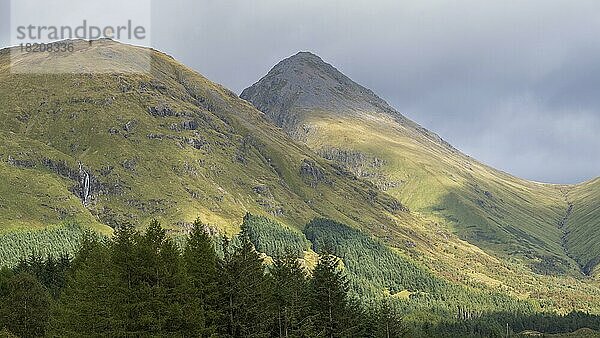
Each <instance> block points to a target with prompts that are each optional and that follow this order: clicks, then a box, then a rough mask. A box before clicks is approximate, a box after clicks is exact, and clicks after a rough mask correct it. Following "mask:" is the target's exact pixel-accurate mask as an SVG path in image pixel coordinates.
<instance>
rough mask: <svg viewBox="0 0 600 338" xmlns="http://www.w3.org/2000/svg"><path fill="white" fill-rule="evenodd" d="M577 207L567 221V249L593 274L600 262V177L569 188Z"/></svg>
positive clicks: (567, 190) (567, 193) (571, 200)
mask: <svg viewBox="0 0 600 338" xmlns="http://www.w3.org/2000/svg"><path fill="white" fill-rule="evenodd" d="M565 198H566V200H567V201H568V202H569V203H570V204H571V205H572V206H573V208H572V212H571V213H570V217H569V218H568V219H567V222H566V237H565V242H566V246H567V248H568V250H569V252H571V254H572V255H573V256H574V257H577V261H578V262H579V264H580V265H581V266H582V267H583V269H584V272H586V273H588V274H591V273H592V272H593V270H594V268H595V267H597V266H598V264H599V263H600V244H599V243H600V178H598V179H595V180H593V181H590V182H586V183H583V184H579V185H577V186H575V187H572V188H567V189H565Z"/></svg>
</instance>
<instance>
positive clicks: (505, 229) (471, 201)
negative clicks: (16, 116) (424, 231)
mask: <svg viewBox="0 0 600 338" xmlns="http://www.w3.org/2000/svg"><path fill="white" fill-rule="evenodd" d="M241 96H242V98H245V99H247V100H249V101H250V102H252V103H253V104H254V105H255V106H256V107H258V108H259V109H261V110H263V111H265V113H266V116H267V117H269V118H271V120H272V121H274V122H275V123H277V124H278V125H279V126H281V127H282V128H283V129H284V130H286V132H288V134H289V135H291V136H293V137H294V138H296V139H297V140H300V141H303V142H305V143H306V144H307V145H308V146H309V147H310V148H311V149H313V150H314V151H315V152H317V153H319V154H320V155H321V156H323V157H324V158H326V159H328V160H331V161H332V162H333V163H336V164H338V165H339V166H341V167H344V168H346V169H348V170H350V171H351V172H353V173H354V174H355V175H356V176H358V177H361V178H364V179H367V180H370V181H371V182H372V183H373V184H374V185H375V186H377V187H378V188H379V189H380V190H382V191H385V192H386V193H388V194H390V195H392V196H394V197H396V198H398V199H399V200H400V201H401V202H402V203H403V204H404V205H406V206H408V207H409V208H410V209H411V210H412V211H415V212H418V213H420V214H421V215H422V216H424V217H426V218H428V219H431V220H433V221H434V222H437V223H439V224H441V225H442V227H443V228H446V229H450V230H451V231H453V232H454V233H456V234H457V235H459V236H460V237H461V238H462V239H464V240H467V241H469V242H470V243H474V244H476V245H478V246H479V247H481V248H483V249H484V250H486V251H487V252H489V253H492V254H493V255H500V256H502V257H504V258H506V259H509V260H519V261H521V262H524V263H526V264H528V265H529V266H530V268H531V269H532V270H533V271H534V272H537V273H542V274H565V273H571V274H575V275H577V274H579V273H580V272H579V270H580V268H581V267H580V266H579V265H578V264H577V262H576V260H577V261H581V259H580V258H582V257H580V255H581V254H580V252H581V251H580V250H575V249H573V250H570V251H569V250H567V248H566V247H565V244H564V243H563V240H562V238H563V237H564V234H565V231H566V230H565V229H563V228H562V227H561V221H562V220H563V218H564V217H565V215H566V213H567V211H568V209H569V204H568V203H567V201H566V200H565V198H564V194H563V191H562V189H561V188H560V187H558V186H553V185H545V184H540V183H535V182H529V181H526V180H522V179H519V178H516V177H513V176H511V175H509V174H506V173H503V172H500V171H498V170H495V169H493V168H490V167H488V166H486V165H484V164H481V163H479V162H478V161H476V160H474V159H473V158H470V157H468V156H466V155H464V154H462V153H461V152H460V151H458V150H456V149H454V148H453V147H452V146H450V145H449V144H447V143H446V142H445V141H443V140H442V139H441V138H439V137H438V136H437V135H435V134H433V133H431V132H429V131H427V130H425V129H424V128H422V127H420V126H418V125H417V124H416V123H414V122H412V121H410V120H408V119H406V118H405V117H404V116H402V115H401V114H400V113H398V112H397V111H395V110H394V109H393V108H391V107H390V106H389V105H388V104H387V103H386V102H385V101H383V100H382V99H380V98H379V97H377V96H376V95H375V94H374V93H372V92H371V91H370V90H368V89H366V88H364V87H362V86H360V85H358V84H356V83H354V82H353V81H352V80H350V79H349V78H348V77H346V76H345V75H343V74H341V73H340V72H338V71H337V70H336V69H335V68H333V67H332V66H331V65H328V64H326V63H325V62H323V61H322V60H321V59H320V58H318V57H317V56H315V55H312V54H310V53H299V54H297V55H295V56H293V57H290V58H289V59H286V60H284V61H282V62H281V63H279V64H278V65H277V66H275V67H274V68H273V69H272V70H271V71H270V72H269V73H268V74H267V75H266V76H265V77H264V78H263V79H261V80H260V81H259V82H258V83H256V84H255V85H253V86H252V87H250V88H248V89H246V90H245V91H244V92H243V93H242V95H241ZM592 189H593V188H592ZM596 190H597V189H596ZM590 203H591V204H594V202H591V201H590ZM595 203H596V204H595V205H598V202H595ZM569 224H570V226H571V227H578V226H579V225H578V224H577V223H575V222H574V221H573V222H569ZM581 226H582V227H583V228H585V225H584V224H581ZM595 243H598V244H599V245H598V246H599V247H600V242H597V241H596V242H595ZM573 245H574V246H578V245H579V243H575V242H573ZM581 249H583V247H582V248H581ZM573 258H574V259H573Z"/></svg>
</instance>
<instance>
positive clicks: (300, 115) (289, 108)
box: [240, 52, 452, 148]
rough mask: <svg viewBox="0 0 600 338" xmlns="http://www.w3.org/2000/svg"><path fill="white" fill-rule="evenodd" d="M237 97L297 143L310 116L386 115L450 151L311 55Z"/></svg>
mask: <svg viewBox="0 0 600 338" xmlns="http://www.w3.org/2000/svg"><path fill="white" fill-rule="evenodd" d="M240 97H241V98H242V99H245V100H247V101H249V102H251V103H252V104H253V105H254V106H255V107H256V108H258V110H260V111H262V112H264V113H265V114H266V116H267V118H269V119H270V120H271V121H272V122H273V123H275V124H276V125H277V126H279V127H281V128H283V129H284V130H285V131H286V132H287V133H288V134H289V135H290V136H292V137H294V138H295V139H297V140H300V141H304V140H303V138H304V136H305V134H306V132H307V128H308V129H309V128H310V126H308V125H306V124H305V121H306V117H308V115H309V114H311V113H313V112H319V111H328V112H332V113H337V114H372V113H378V114H387V115H389V116H390V117H392V118H394V119H395V120H396V121H398V122H399V123H400V124H402V125H403V126H405V127H407V128H410V129H412V130H414V131H415V132H417V133H419V134H421V135H423V136H425V137H427V138H429V139H431V140H434V141H435V142H437V143H443V144H444V145H445V146H446V147H449V148H452V147H451V146H450V145H449V144H447V143H446V142H445V141H443V140H442V139H441V138H440V137H439V136H438V135H436V134H435V133H432V132H430V131H428V130H426V129H425V128H423V127H421V126H419V125H418V124H417V123H415V122H413V121H411V120H409V119H407V118H406V117H404V116H403V115H402V114H401V113H399V112H398V111H396V110H395V109H394V108H392V107H391V106H390V105H389V104H388V103H387V102H386V101H385V100H383V99H382V98H380V97H379V96H377V95H376V94H375V93H373V92H372V91H371V90H370V89H367V88H365V87H363V86H361V85H359V84H358V83H356V82H354V81H352V80H351V79H350V78H349V77H347V76H346V75H344V74H342V73H341V72H340V71H338V70H337V69H336V68H335V67H333V66H332V65H330V64H328V63H326V62H324V61H323V60H322V59H321V58H320V57H318V56H317V55H315V54H312V53H310V52H300V53H298V54H296V55H294V56H291V57H289V58H287V59H285V60H283V61H281V62H280V63H278V64H277V65H276V66H275V67H273V69H271V70H270V71H269V73H268V74H267V75H265V76H264V77H263V78H262V79H260V80H259V81H258V82H257V83H255V84H254V85H252V86H251V87H249V88H247V89H245V90H244V91H243V92H242V94H241V95H240Z"/></svg>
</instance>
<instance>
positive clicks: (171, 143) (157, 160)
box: [0, 40, 414, 234]
mask: <svg viewBox="0 0 600 338" xmlns="http://www.w3.org/2000/svg"><path fill="white" fill-rule="evenodd" d="M75 46H76V52H75V53H66V54H64V55H61V56H60V57H59V56H57V55H52V54H42V55H39V53H24V54H20V52H19V51H18V50H17V49H12V50H8V49H5V50H3V51H2V53H1V54H0V103H1V104H0V139H1V142H0V158H1V161H0V172H1V173H2V175H0V191H1V194H0V209H1V210H2V212H1V213H0V232H2V233H6V232H9V231H19V230H31V229H42V228H46V227H48V226H50V225H53V226H60V225H61V224H65V223H78V224H83V225H86V226H92V227H94V228H96V229H100V230H101V231H104V232H107V233H109V232H110V231H111V228H115V227H117V226H119V225H120V224H123V223H132V224H135V225H139V226H143V225H146V224H148V222H149V221H150V220H151V219H154V218H156V219H158V220H160V221H161V222H163V224H164V225H165V226H167V227H168V228H170V229H171V230H172V231H173V232H174V233H177V232H184V231H185V230H186V229H187V227H188V226H189V224H190V223H191V222H192V221H193V220H194V219H195V218H196V217H200V218H201V219H202V220H203V221H204V222H206V223H209V224H211V225H213V226H215V227H218V228H219V229H221V231H223V232H224V233H228V234H232V233H235V232H237V231H238V229H239V224H240V223H241V220H242V218H243V216H244V214H245V213H246V212H252V213H253V214H257V215H265V216H271V217H273V218H275V219H278V220H280V221H282V222H285V223H286V224H289V225H292V226H296V227H301V226H303V225H304V224H306V223H308V222H309V221H310V220H312V219H313V218H315V217H328V218H332V219H337V220H339V221H342V222H345V223H347V224H350V225H353V226H362V227H380V226H383V225H387V226H388V227H391V226H393V225H394V224H395V223H396V222H400V223H402V224H408V223H411V222H413V221H412V220H413V219H414V216H412V215H411V214H410V213H408V212H407V211H406V210H405V208H404V207H403V206H402V205H401V204H400V203H399V202H398V201H397V200H395V199H394V198H392V197H390V196H389V195H387V194H385V193H381V192H378V191H377V189H375V188H374V187H372V186H371V185H370V184H369V183H368V182H366V181H362V180H357V179H355V178H354V177H352V175H348V173H347V172H345V171H342V170H340V169H339V168H336V167H334V166H332V165H331V164H330V163H328V162H327V161H325V160H323V159H321V158H320V157H319V156H317V155H316V154H314V153H313V152H311V151H310V150H309V149H308V148H307V147H306V146H304V145H301V144H299V143H296V142H294V141H292V140H291V139H290V138H289V137H288V136H287V135H286V134H285V133H283V132H282V131H280V130H279V129H278V128H276V127H275V126H273V125H272V124H270V123H269V122H268V121H267V120H266V119H264V117H263V114H262V113H261V112H259V111H258V110H256V109H255V108H254V107H252V106H251V105H250V104H248V103H247V102H245V101H243V100H240V99H239V98H238V97H237V95H235V94H233V93H232V92H230V91H229V90H227V89H225V88H223V87H222V86H220V85H217V84H215V83H213V82H210V81H208V80H207V79H205V78H204V77H202V76H201V75H199V74H197V73H196V72H193V71H192V70H190V69H188V68H186V67H185V66H183V65H181V64H179V63H178V62H176V61H175V60H173V59H172V58H171V57H169V56H167V55H164V54H162V53H159V52H157V51H150V50H147V49H142V48H138V47H133V46H128V45H123V44H119V43H116V42H112V41H109V40H101V41H95V42H94V43H93V44H88V43H87V42H82V41H76V42H75ZM11 53H12V55H11ZM147 55H150V56H151V60H152V62H151V66H152V67H151V68H150V69H148V71H147V70H146V69H145V68H144V65H145V64H144V62H145V57H146V56H147ZM15 62H17V63H18V64H19V65H20V66H28V65H29V64H31V67H34V66H35V65H39V64H43V65H44V67H46V69H62V68H61V67H67V66H73V65H75V66H76V67H79V68H81V69H85V70H86V72H81V73H77V74H72V73H65V74H17V73H12V72H11V68H10V66H11V64H14V63H15ZM117 65H118V66H119V68H118V69H130V70H131V71H130V72H119V73H111V72H106V71H104V70H106V69H111V68H112V67H113V66H117ZM65 69H66V68H65ZM359 220H360V222H359Z"/></svg>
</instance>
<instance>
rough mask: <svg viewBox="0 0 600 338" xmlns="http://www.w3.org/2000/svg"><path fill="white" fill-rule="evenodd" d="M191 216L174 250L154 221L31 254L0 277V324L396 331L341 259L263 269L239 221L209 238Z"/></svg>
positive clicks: (279, 333)
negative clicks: (53, 253)
mask: <svg viewBox="0 0 600 338" xmlns="http://www.w3.org/2000/svg"><path fill="white" fill-rule="evenodd" d="M204 229H205V227H204V225H203V224H202V223H200V222H199V221H197V222H196V223H195V224H194V227H193V229H192V231H191V233H190V235H189V238H188V241H187V244H186V245H185V247H184V249H183V250H180V249H179V248H178V246H177V245H175V244H174V242H173V241H172V240H171V239H170V238H169V237H167V235H166V231H165V230H164V229H163V228H162V227H161V226H160V224H159V223H158V222H152V223H151V224H150V226H149V227H148V228H147V230H146V231H145V233H143V234H142V233H140V232H138V231H137V230H135V229H134V228H132V227H130V226H123V227H121V228H119V229H118V230H116V231H115V234H114V236H113V237H112V238H110V239H106V238H100V237H97V236H94V235H90V234H88V235H86V236H84V238H83V240H82V244H81V248H80V249H79V251H78V252H77V254H76V255H75V257H74V258H73V259H69V258H68V257H61V258H59V259H53V258H49V259H47V260H42V259H40V258H39V257H36V256H32V257H30V258H28V259H26V260H23V261H22V262H21V263H20V264H19V265H18V266H16V267H15V268H14V269H3V270H2V273H1V274H0V298H1V300H2V302H1V304H2V305H0V327H2V328H4V332H5V333H8V332H10V333H11V334H15V335H17V336H21V337H40V336H170V335H175V336H199V337H358V336H364V337H367V336H373V337H397V336H401V335H402V333H403V332H404V328H403V327H402V325H401V322H400V318H399V317H398V318H395V317H394V316H393V313H392V312H391V311H390V309H389V308H386V307H385V306H381V307H380V308H377V309H374V310H373V311H372V312H368V311H366V310H364V309H363V308H362V307H361V306H360V305H359V304H358V302H356V301H355V300H353V299H352V298H351V297H350V296H349V294H348V291H349V282H348V279H347V277H346V275H345V274H344V272H343V271H342V269H341V268H340V266H339V261H338V258H336V257H335V256H333V255H331V254H328V253H323V254H322V255H320V257H319V261H318V263H317V265H316V267H315V268H314V271H313V272H312V274H309V273H308V272H307V270H306V269H305V267H304V266H303V265H302V264H301V263H300V261H299V260H298V259H297V257H295V255H290V256H282V257H278V258H275V259H274V260H273V262H272V264H270V265H269V266H268V267H267V266H266V265H265V263H264V262H263V258H262V256H261V254H259V253H258V252H257V251H256V250H255V249H254V245H253V244H252V243H251V241H250V238H249V236H248V229H247V227H243V229H242V232H241V233H240V234H239V235H238V237H237V239H236V241H230V240H228V239H227V238H223V239H222V243H221V244H220V247H221V248H220V250H215V245H214V241H213V238H211V237H210V236H209V235H208V234H207V233H206V232H205V230H204Z"/></svg>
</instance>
